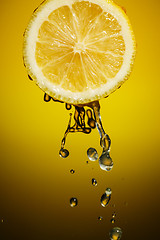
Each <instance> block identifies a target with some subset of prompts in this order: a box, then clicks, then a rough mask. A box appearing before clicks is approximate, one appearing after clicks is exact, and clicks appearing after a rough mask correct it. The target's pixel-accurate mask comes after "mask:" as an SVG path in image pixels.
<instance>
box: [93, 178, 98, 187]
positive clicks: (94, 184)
mask: <svg viewBox="0 0 160 240" xmlns="http://www.w3.org/2000/svg"><path fill="white" fill-rule="evenodd" d="M92 185H93V186H97V181H96V179H95V178H92Z"/></svg>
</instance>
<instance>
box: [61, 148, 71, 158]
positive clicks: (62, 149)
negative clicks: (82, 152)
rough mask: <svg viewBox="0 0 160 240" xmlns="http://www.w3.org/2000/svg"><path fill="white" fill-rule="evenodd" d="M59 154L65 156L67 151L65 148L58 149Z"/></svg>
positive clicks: (67, 153)
mask: <svg viewBox="0 0 160 240" xmlns="http://www.w3.org/2000/svg"><path fill="white" fill-rule="evenodd" d="M59 155H60V157H62V158H66V157H68V155H69V151H68V150H67V149H64V148H61V149H60V151H59Z"/></svg>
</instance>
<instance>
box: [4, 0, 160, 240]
mask: <svg viewBox="0 0 160 240" xmlns="http://www.w3.org/2000/svg"><path fill="white" fill-rule="evenodd" d="M40 2H41V1H40V0H28V1H20V0H14V1H11V0H5V1H1V2H0V13H1V14H0V18H1V19H0V30H1V37H0V46H1V52H0V53H1V55H0V56H1V58H0V66H1V84H0V86H1V94H0V103H1V118H0V131H1V135H0V136H1V138H0V152H1V159H0V219H1V222H0V239H2V240H14V239H16V240H53V239H54V240H58V239H60V240H61V239H71V240H72V239H78V240H80V239H84V240H86V239H89V240H90V239H91V240H94V239H96V240H97V239H101V240H103V239H104V240H105V239H106V240H107V239H109V237H108V232H109V230H110V229H111V228H112V227H113V226H119V227H121V228H122V230H123V236H122V239H123V240H135V239H136V240H144V239H145V240H152V239H158V238H157V237H158V236H159V234H158V235H157V231H158V232H159V224H160V221H159V213H160V211H159V210H160V207H159V202H160V192H159V179H160V178H159V171H160V144H159V143H160V109H159V104H160V101H159V88H160V73H159V71H160V60H159V59H160V51H159V50H160V47H159V46H160V29H159V23H160V14H159V11H160V2H159V0H152V1H149V0H145V1H143V0H142V1H139V0H129V1H126V0H117V1H116V2H117V3H118V4H120V5H121V6H124V7H125V8H126V9H127V14H128V15H129V18H130V20H131V23H132V26H133V29H134V32H135V35H136V40H137V44H138V50H137V57H136V62H135V66H134V71H133V73H132V75H131V77H130V79H129V80H128V81H127V82H126V83H125V84H124V85H123V86H122V88H120V89H119V90H117V91H116V92H115V93H113V94H112V95H111V96H110V97H109V98H107V99H103V100H101V102H100V103H101V115H102V121H103V125H104V128H105V129H106V131H107V133H108V134H109V136H110V138H111V140H112V144H111V156H112V158H113V161H114V168H113V170H112V171H111V172H109V173H107V172H104V171H102V170H101V169H100V168H99V164H98V161H97V162H89V164H86V161H87V155H86V151H87V149H88V148H89V147H95V148H96V149H97V150H98V152H99V153H100V151H101V149H100V147H99V136H98V132H97V131H96V130H94V131H93V132H92V133H91V134H90V135H85V134H82V133H77V134H70V135H69V137H68V139H67V144H66V147H67V149H68V150H69V151H70V156H69V157H68V158H67V159H62V158H60V157H59V155H58V152H59V149H60V141H61V139H62V137H63V134H64V131H65V129H66V126H67V123H68V119H69V112H68V111H67V110H65V107H64V104H61V103H55V102H53V101H51V102H49V103H46V102H44V101H43V92H42V91H41V90H40V89H39V88H38V87H37V86H36V85H35V84H34V83H33V82H31V81H29V80H28V78H27V73H26V70H25V68H24V66H23V62H22V43H23V32H24V29H25V27H26V26H27V23H28V21H29V18H30V16H31V14H32V12H33V10H34V9H35V8H36V7H37V6H38V5H39V4H40ZM71 168H73V169H75V171H76V172H75V174H73V175H72V174H70V172H69V171H70V169H71ZM93 177H94V178H96V180H97V182H98V186H96V187H93V186H92V185H91V179H92V178H93ZM106 187H110V188H112V191H113V194H112V198H111V202H110V205H109V206H108V207H106V208H102V207H101V205H100V197H101V195H102V194H103V192H104V190H105V189H106ZM71 197H77V198H78V201H79V203H78V206H77V207H76V208H71V207H70V206H69V199H70V198H71ZM114 204H115V205H114ZM114 211H116V214H117V216H116V223H115V224H114V225H113V224H111V223H110V219H111V215H112V213H113V212H114ZM100 215H101V216H103V221H102V222H98V220H97V218H98V217H99V216H100ZM2 220H3V221H2Z"/></svg>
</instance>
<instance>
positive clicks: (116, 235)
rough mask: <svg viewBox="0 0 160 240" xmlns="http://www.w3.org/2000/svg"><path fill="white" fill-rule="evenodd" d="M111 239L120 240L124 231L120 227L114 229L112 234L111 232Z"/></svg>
mask: <svg viewBox="0 0 160 240" xmlns="http://www.w3.org/2000/svg"><path fill="white" fill-rule="evenodd" d="M109 237H110V240H120V239H121V237H122V230H121V228H119V227H114V228H113V229H112V230H111V231H110V232H109Z"/></svg>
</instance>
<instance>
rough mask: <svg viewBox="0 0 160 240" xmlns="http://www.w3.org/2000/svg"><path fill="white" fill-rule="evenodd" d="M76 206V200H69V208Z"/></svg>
mask: <svg viewBox="0 0 160 240" xmlns="http://www.w3.org/2000/svg"><path fill="white" fill-rule="evenodd" d="M77 205H78V200H77V198H71V199H70V206H71V207H76V206H77Z"/></svg>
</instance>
